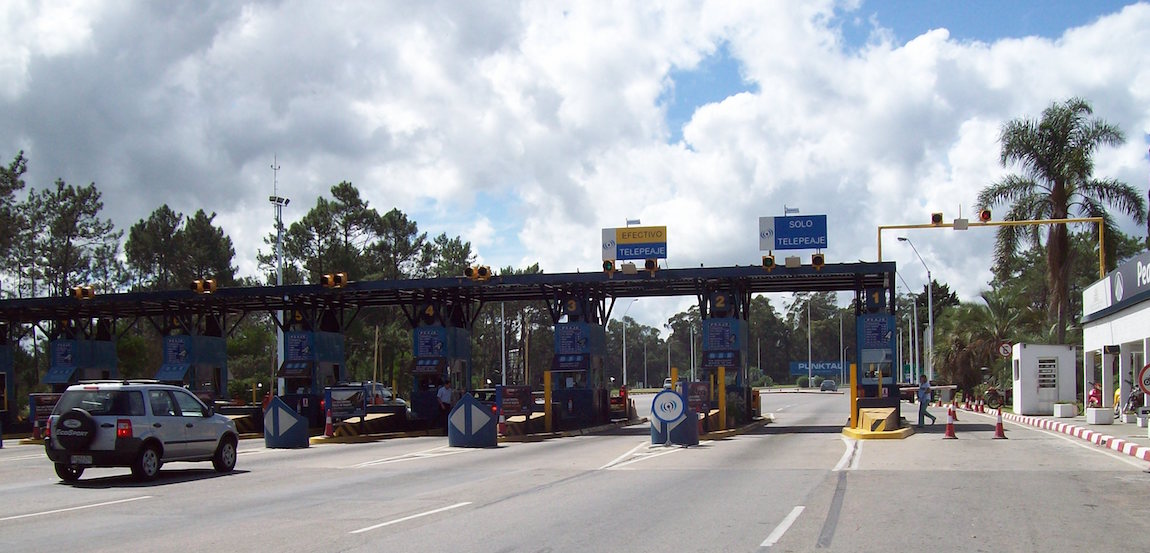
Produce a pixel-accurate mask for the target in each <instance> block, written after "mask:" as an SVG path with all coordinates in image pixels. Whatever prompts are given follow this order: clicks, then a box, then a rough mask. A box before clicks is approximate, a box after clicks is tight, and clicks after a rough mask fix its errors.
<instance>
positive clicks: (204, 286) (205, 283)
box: [188, 278, 216, 294]
mask: <svg viewBox="0 0 1150 553" xmlns="http://www.w3.org/2000/svg"><path fill="white" fill-rule="evenodd" d="M188 288H191V290H192V291H193V292H195V293H197V294H211V293H212V292H215V291H216V279H214V278H198V279H196V280H193V281H192V283H191V284H189V285H188Z"/></svg>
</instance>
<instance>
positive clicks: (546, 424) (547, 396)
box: [543, 371, 551, 432]
mask: <svg viewBox="0 0 1150 553" xmlns="http://www.w3.org/2000/svg"><path fill="white" fill-rule="evenodd" d="M543 430H544V431H546V432H550V431H551V371H543Z"/></svg>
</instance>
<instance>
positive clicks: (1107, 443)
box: [986, 409, 1150, 461]
mask: <svg viewBox="0 0 1150 553" xmlns="http://www.w3.org/2000/svg"><path fill="white" fill-rule="evenodd" d="M986 414H988V415H991V416H997V415H998V410H997V409H987V410H986ZM1002 419H1003V420H1008V421H1011V422H1014V423H1018V424H1025V425H1028V426H1033V427H1035V428H1041V429H1043V430H1050V431H1053V432H1060V433H1062V434H1066V435H1067V436H1074V437H1075V438H1080V439H1083V440H1086V441H1088V442H1091V443H1094V444H1096V445H1100V446H1102V447H1106V448H1109V449H1113V450H1114V451H1117V452H1118V453H1122V454H1125V455H1129V456H1131V457H1134V458H1136V459H1141V460H1143V461H1150V447H1147V446H1141V445H1138V444H1136V443H1134V442H1131V441H1128V440H1124V439H1122V438H1116V437H1114V436H1111V435H1109V434H1103V433H1101V432H1095V431H1093V430H1091V429H1089V428H1082V427H1081V426H1075V425H1073V424H1067V423H1064V422H1058V421H1055V420H1051V419H1045V418H1041V417H1027V416H1024V415H1015V414H1014V413H1006V412H1004V413H1002Z"/></svg>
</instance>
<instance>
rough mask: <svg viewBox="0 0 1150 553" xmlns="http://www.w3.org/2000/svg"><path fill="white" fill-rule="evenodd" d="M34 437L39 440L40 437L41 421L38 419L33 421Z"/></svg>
mask: <svg viewBox="0 0 1150 553" xmlns="http://www.w3.org/2000/svg"><path fill="white" fill-rule="evenodd" d="M32 439H33V440H39V439H40V421H36V422H33V423H32Z"/></svg>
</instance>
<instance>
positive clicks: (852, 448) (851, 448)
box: [831, 436, 862, 472]
mask: <svg viewBox="0 0 1150 553" xmlns="http://www.w3.org/2000/svg"><path fill="white" fill-rule="evenodd" d="M842 439H843V443H844V444H846V446H847V450H846V451H844V452H843V456H842V458H840V459H839V462H838V464H836V465H835V468H833V469H831V472H838V471H840V470H843V469H848V470H854V469H857V468H858V466H859V461H858V458H859V456H860V454H861V453H862V450H861V448H860V446H861V445H862V444H860V443H859V441H858V440H852V439H850V438H847V437H846V436H843V437H842Z"/></svg>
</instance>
